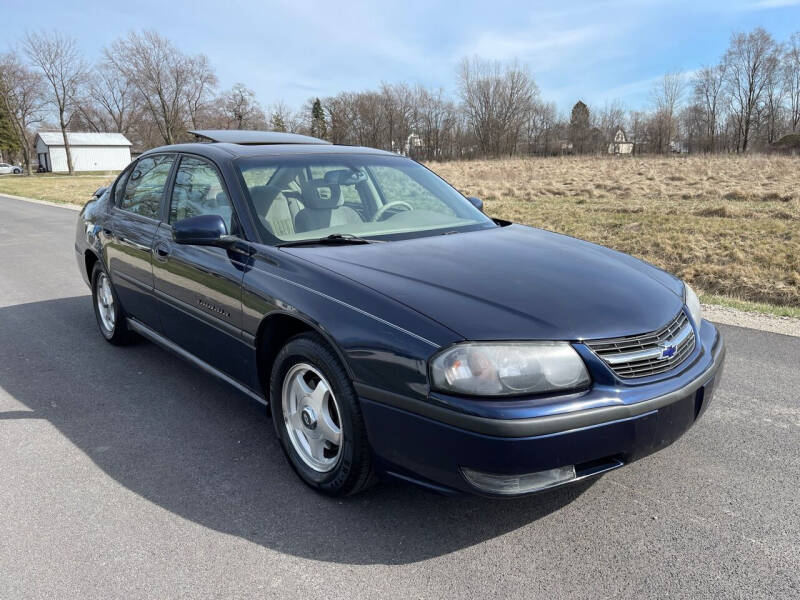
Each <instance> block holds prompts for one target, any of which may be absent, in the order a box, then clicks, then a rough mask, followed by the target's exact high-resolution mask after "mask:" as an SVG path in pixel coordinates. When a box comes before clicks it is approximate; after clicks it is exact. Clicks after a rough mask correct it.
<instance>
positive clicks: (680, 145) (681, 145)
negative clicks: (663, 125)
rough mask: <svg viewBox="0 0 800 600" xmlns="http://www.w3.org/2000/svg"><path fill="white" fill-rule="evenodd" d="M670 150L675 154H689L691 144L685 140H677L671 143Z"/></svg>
mask: <svg viewBox="0 0 800 600" xmlns="http://www.w3.org/2000/svg"><path fill="white" fill-rule="evenodd" d="M669 151H670V152H672V153H673V154H688V153H689V146H687V145H686V142H684V141H675V142H670V143H669Z"/></svg>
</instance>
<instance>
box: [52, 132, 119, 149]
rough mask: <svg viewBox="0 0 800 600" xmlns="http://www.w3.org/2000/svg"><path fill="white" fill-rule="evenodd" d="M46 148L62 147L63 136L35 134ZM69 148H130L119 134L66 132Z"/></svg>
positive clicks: (56, 133)
mask: <svg viewBox="0 0 800 600" xmlns="http://www.w3.org/2000/svg"><path fill="white" fill-rule="evenodd" d="M36 135H37V136H38V137H39V138H40V139H41V140H42V142H44V144H45V145H46V146H63V145H64V136H63V135H61V132H60V131H40V132H39V133H37V134H36ZM67 139H69V145H70V146H132V145H133V144H131V143H130V142H129V141H128V138H126V137H125V136H124V135H122V134H121V133H94V132H78V131H68V132H67Z"/></svg>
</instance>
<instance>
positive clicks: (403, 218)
mask: <svg viewBox="0 0 800 600" xmlns="http://www.w3.org/2000/svg"><path fill="white" fill-rule="evenodd" d="M237 164H238V166H239V169H240V171H241V174H242V178H243V180H244V183H245V186H246V187H247V190H248V195H249V200H250V204H251V207H252V209H253V212H254V214H255V215H256V216H257V218H258V223H259V226H260V227H261V229H262V234H265V235H264V237H265V238H266V239H267V240H269V241H272V242H273V243H282V242H296V241H301V240H314V239H317V238H324V237H328V236H333V237H340V238H341V237H346V236H358V237H359V238H367V239H384V240H391V239H402V238H407V237H418V236H422V235H436V234H441V233H450V232H459V231H470V230H473V229H483V228H490V227H496V225H495V224H494V222H493V221H492V220H491V219H489V218H488V217H487V216H486V215H484V214H483V213H482V212H481V211H479V210H478V209H477V208H475V207H474V206H473V205H472V204H471V203H470V202H469V201H468V200H467V199H466V198H464V196H462V195H461V194H460V193H458V192H457V191H456V190H455V189H453V188H452V187H451V186H450V185H448V184H447V183H446V182H445V181H443V180H442V179H440V178H439V177H437V176H436V175H434V174H433V173H432V172H431V171H429V170H428V169H426V168H425V167H423V166H421V165H419V164H417V163H416V162H414V161H412V160H409V159H407V158H403V157H401V156H381V155H370V154H347V155H342V154H326V155H310V154H306V155H301V156H287V157H276V156H269V157H259V158H249V159H242V160H240V161H238V163H237Z"/></svg>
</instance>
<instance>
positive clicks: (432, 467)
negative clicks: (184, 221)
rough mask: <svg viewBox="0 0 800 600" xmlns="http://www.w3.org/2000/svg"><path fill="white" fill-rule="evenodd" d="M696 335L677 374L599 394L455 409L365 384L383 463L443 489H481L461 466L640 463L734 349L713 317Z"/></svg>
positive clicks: (673, 430) (696, 405)
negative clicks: (727, 347)
mask: <svg viewBox="0 0 800 600" xmlns="http://www.w3.org/2000/svg"><path fill="white" fill-rule="evenodd" d="M697 333H698V341H699V342H700V343H699V344H698V345H697V348H696V350H695V352H694V353H693V355H692V356H691V357H690V359H687V361H686V362H685V363H684V364H683V365H682V366H681V367H679V369H680V372H679V374H677V375H675V376H672V377H668V378H661V379H660V380H658V381H649V382H647V383H644V384H639V385H631V384H628V385H625V384H622V383H621V382H620V381H619V380H617V381H612V380H608V381H604V379H603V376H602V375H601V376H600V377H597V376H596V377H595V385H594V386H593V388H592V390H590V391H588V392H586V393H582V394H577V395H572V396H569V397H566V398H562V399H560V400H559V401H551V400H550V401H543V400H541V399H532V400H530V401H527V402H526V401H522V402H515V403H503V402H497V401H495V402H484V403H481V402H468V401H465V402H464V403H462V404H460V405H458V406H456V405H455V404H454V403H453V402H452V399H447V398H435V397H434V398H432V401H431V402H421V401H417V400H411V399H408V398H401V397H398V396H395V395H392V394H386V393H381V392H380V391H379V390H375V389H374V388H366V387H365V386H357V390H358V392H359V395H360V397H361V400H362V402H361V403H362V409H363V412H364V418H365V422H366V425H367V430H368V435H369V439H370V443H371V444H372V447H373V449H374V451H375V455H376V459H377V464H378V467H379V469H381V470H382V471H384V472H387V473H389V474H392V475H396V476H399V477H401V478H404V479H409V480H413V481H415V482H417V483H421V484H423V485H426V486H429V487H433V488H437V489H440V490H442V491H451V492H452V491H463V492H471V493H482V492H481V491H480V490H477V489H476V488H475V487H473V486H472V485H470V484H469V483H468V481H467V480H466V479H465V477H464V476H463V473H462V468H467V469H470V470H474V471H479V472H483V473H488V474H497V475H522V474H528V473H534V472H538V471H546V470H549V469H555V468H558V467H563V466H568V465H575V469H576V473H577V475H578V478H581V477H584V476H588V475H593V474H596V473H599V472H602V471H605V470H609V469H610V468H615V467H617V466H621V465H623V464H627V463H629V462H632V461H634V460H637V459H639V458H641V457H643V456H646V455H648V454H651V453H653V452H655V451H657V450H660V449H661V448H664V447H666V446H668V445H669V444H671V443H672V442H674V441H675V440H677V439H678V438H679V437H680V436H681V435H682V434H683V433H685V432H686V431H687V430H688V429H689V428H690V427H691V426H692V425H693V424H694V423H695V421H696V420H697V419H698V418H699V417H700V416H701V415H702V414H703V413H704V412H705V410H707V408H708V406H709V404H710V402H711V399H712V396H713V391H714V389H715V387H716V385H717V383H718V380H719V376H720V372H721V369H722V365H723V362H724V358H725V347H724V343H723V341H722V338H721V337H720V335H719V333H718V332H717V330H716V328H715V327H714V326H713V325H711V323H709V322H707V321H703V322H702V324H701V326H700V328H699V329H698V332H697ZM595 366H596V365H595ZM593 374H594V373H593ZM448 402H449V404H450V405H449V406H448ZM487 407H488V408H487ZM489 410H493V411H494V414H487V411H489Z"/></svg>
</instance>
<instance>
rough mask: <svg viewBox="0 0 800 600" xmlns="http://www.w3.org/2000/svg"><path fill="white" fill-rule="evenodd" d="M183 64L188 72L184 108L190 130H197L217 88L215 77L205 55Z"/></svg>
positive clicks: (191, 57)
mask: <svg viewBox="0 0 800 600" xmlns="http://www.w3.org/2000/svg"><path fill="white" fill-rule="evenodd" d="M185 62H186V69H188V71H189V80H188V83H187V84H186V91H185V94H186V108H187V110H188V112H189V120H190V122H191V123H192V128H193V129H197V128H198V127H200V125H199V121H200V115H201V113H202V112H203V110H204V109H205V108H207V107H208V105H209V102H210V99H211V94H212V92H213V91H214V88H215V87H216V86H217V76H216V74H215V73H214V69H213V68H212V67H211V65H210V64H209V62H208V58H207V57H206V55H205V54H198V55H197V56H188V57H185ZM243 87H244V86H243ZM253 98H254V99H255V94H253ZM262 113H263V111H262ZM262 116H263V115H262Z"/></svg>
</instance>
